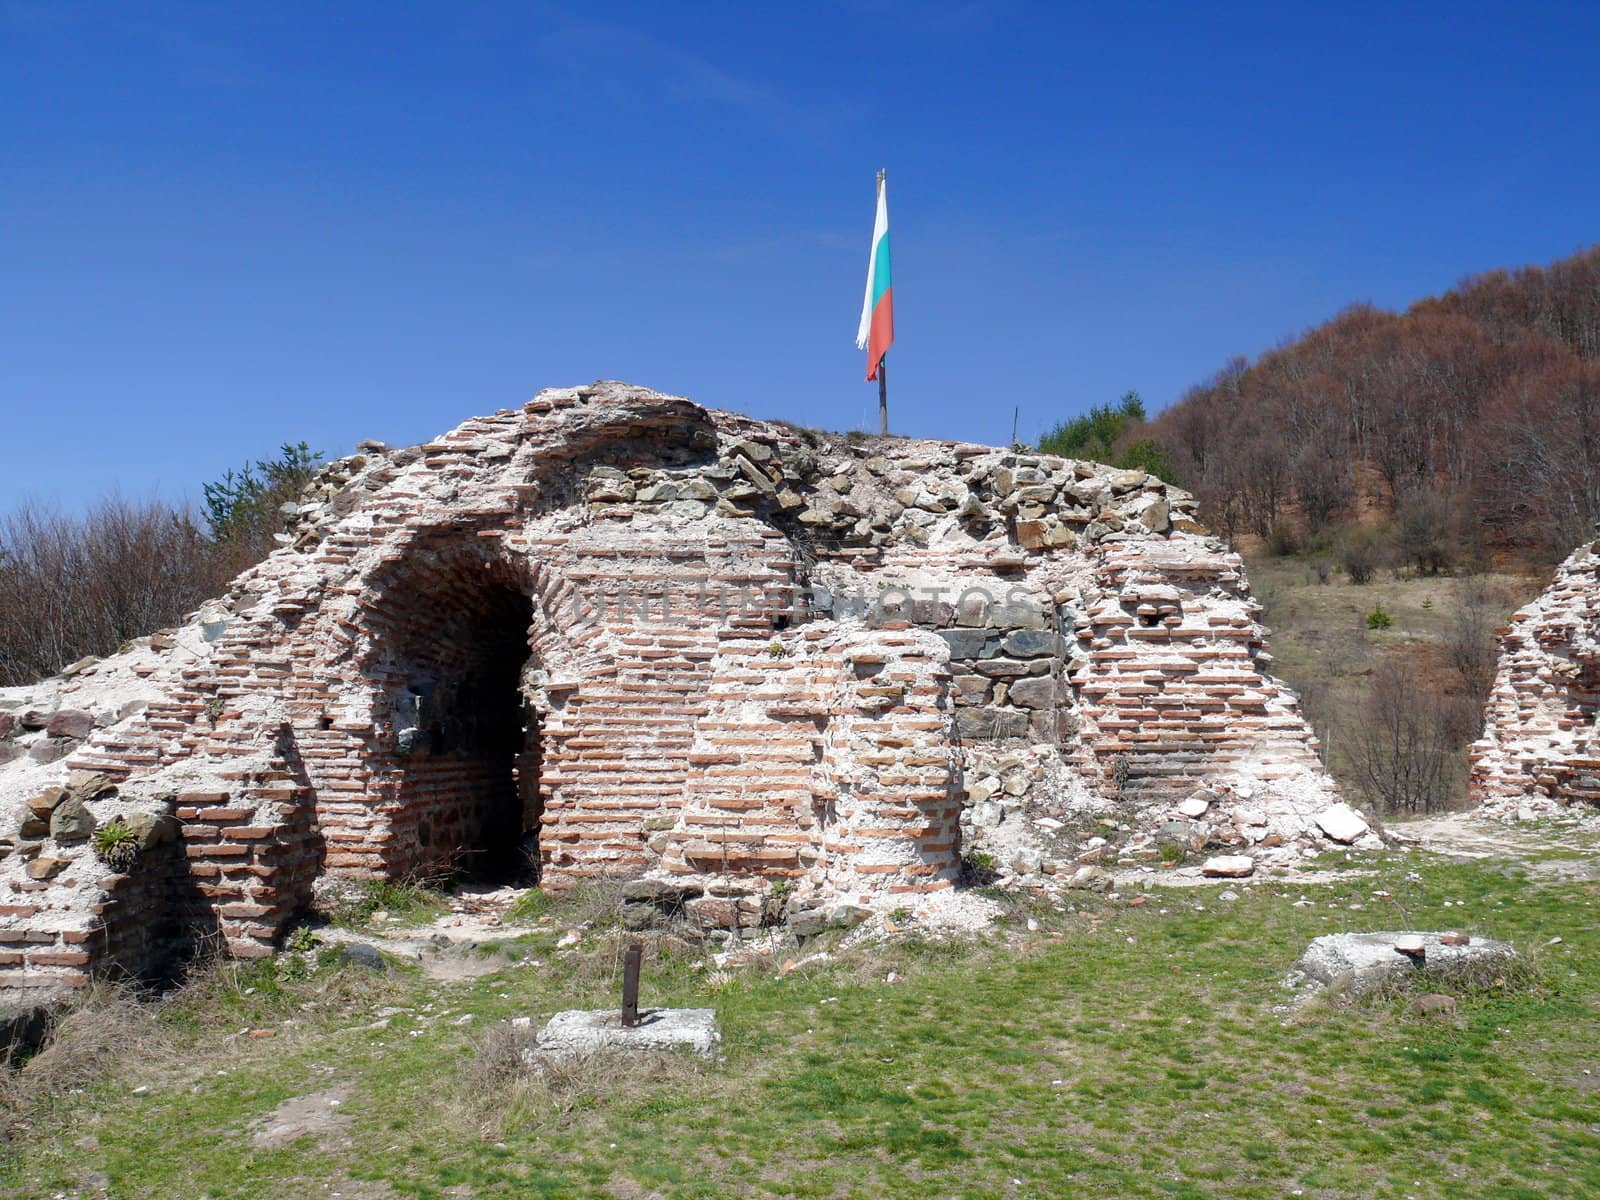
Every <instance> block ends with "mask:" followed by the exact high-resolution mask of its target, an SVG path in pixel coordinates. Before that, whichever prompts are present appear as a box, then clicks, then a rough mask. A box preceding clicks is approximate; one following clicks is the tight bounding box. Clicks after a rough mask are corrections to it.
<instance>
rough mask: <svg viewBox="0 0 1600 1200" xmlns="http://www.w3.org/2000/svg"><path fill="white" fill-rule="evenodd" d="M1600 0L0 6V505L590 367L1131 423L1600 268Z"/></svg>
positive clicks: (231, 457)
mask: <svg viewBox="0 0 1600 1200" xmlns="http://www.w3.org/2000/svg"><path fill="white" fill-rule="evenodd" d="M1597 47H1600V6H1595V5H1589V4H1585V5H1579V4H1571V5H1565V4H1547V5H1529V4H1520V5H1511V4H1504V5H1501V4H1496V5H1487V4H1474V3H1462V2H1456V3H1449V4H1431V5H1430V4H1420V5H1396V4H1392V3H1390V4H1383V5H1362V4H1348V3H1347V4H1339V5H1331V4H1330V5H1285V4H1281V3H1279V4H1273V5H1259V6H1257V5H1226V4H1204V5H1202V4H1170V5H1168V4H1140V3H1119V4H1102V3H1097V4H1092V5H1090V4H1086V5H1072V4H1028V3H1020V2H1018V3H994V4H986V3H965V2H961V0H922V2H920V3H913V2H903V0H814V2H812V3H808V4H803V5H799V4H797V5H792V6H778V5H764V4H748V3H747V4H732V3H730V4H694V5H683V4H673V3H661V2H657V3H651V4H610V5H600V4H588V5H581V6H580V5H576V4H566V5H546V4H536V3H527V4H500V5H490V4H471V3H456V4H448V5H446V4H420V3H395V2H392V0H391V2H386V3H381V4H379V3H370V4H368V3H358V2H355V0H349V2H346V3H341V4H336V5H329V4H296V3H276V4H270V5H269V4H265V3H262V4H234V3H219V4H168V3H145V4H103V5H84V4H75V3H71V2H69V0H0V508H3V507H9V506H10V505H12V504H14V503H16V502H17V501H18V500H19V499H21V498H23V497H25V496H31V497H36V498H42V499H45V500H49V501H55V502H59V503H61V504H62V505H64V506H66V507H69V508H76V507H78V506H81V505H83V504H85V503H87V502H89V501H90V500H92V499H93V498H94V497H95V496H97V495H100V494H103V493H105V492H107V491H110V490H113V489H115V490H119V491H120V492H121V493H122V494H123V495H127V496H132V497H144V496H148V495H153V494H154V495H160V496H163V497H165V498H168V499H181V498H184V497H188V496H193V495H194V494H195V493H196V492H197V489H198V484H199V483H200V482H201V481H202V480H205V479H210V478H214V477H216V476H217V475H219V474H220V473H221V472H222V471H223V470H224V469H225V468H226V467H228V466H230V465H233V464H237V463H238V462H240V461H241V460H244V459H248V458H250V457H254V456H262V455H268V454H270V453H271V452H272V450H273V448H274V447H275V446H276V445H277V444H278V443H279V442H282V441H285V440H300V439H302V438H303V439H305V440H307V441H309V442H310V443H312V444H313V445H314V446H317V447H321V448H323V449H325V450H328V451H330V452H345V451H348V450H349V449H350V448H351V447H352V446H353V445H354V443H355V442H356V441H358V440H359V439H361V438H364V437H378V438H382V439H384V440H386V441H390V442H395V443H401V442H412V441H419V440H422V439H425V438H427V437H431V436H433V435H435V434H437V433H440V432H442V431H444V430H445V429H447V428H449V427H451V426H452V425H454V424H456V423H457V422H459V421H460V420H462V419H464V418H465V417H467V416H470V415H472V414H475V413H480V412H488V411H492V410H493V409H495V408H500V407H507V406H512V405H515V404H518V403H520V402H521V401H523V400H525V399H526V398H527V397H528V396H530V395H531V394H532V393H533V392H534V391H536V390H537V389H538V388H540V387H543V386H547V385H552V384H571V383H579V382H585V381H587V380H590V379H593V378H596V377H607V378H622V379H628V380H632V381H635V382H638V383H644V384H648V385H651V386H654V387H658V388H662V389H665V390H670V391H676V392H682V393H684V394H687V395H689V396H691V397H693V398H694V399H696V400H698V401H700V402H701V403H704V404H708V405H712V406H716V407H724V408H733V409H738V410H741V411H744V412H748V413H751V414H754V415H756V416H762V417H780V418H785V419H788V420H793V421H797V422H801V423H803V424H807V425H816V426H824V427H829V428H836V429H848V428H852V427H871V426H872V424H873V422H874V421H875V404H876V393H875V386H874V385H870V384H867V383H865V382H864V381H863V379H862V374H863V372H862V361H861V359H862V356H861V355H860V354H859V353H858V352H857V351H856V349H855V347H854V344H853V339H854V333H855V327H856V321H857V317H858V315H859V309H860V303H861V289H862V284H863V279H864V272H865V267H866V256H867V242H868V238H869V236H870V233H871V222H872V187H873V177H874V173H875V171H876V170H877V168H878V167H880V166H886V167H887V168H888V170H889V199H890V226H891V229H892V231H893V237H894V248H895V287H896V302H897V303H896V318H897V325H898V332H899V340H898V342H897V343H896V346H895V348H894V350H893V351H892V352H891V355H890V366H891V374H890V380H891V395H890V402H891V409H892V414H893V423H894V427H895V429H896V431H897V432H903V433H910V434H916V435H923V436H933V437H959V438H970V439H976V440H983V441H1005V440H1006V439H1008V438H1009V437H1010V433H1011V419H1012V410H1013V407H1014V406H1020V408H1021V418H1020V432H1021V434H1022V435H1023V436H1024V437H1030V438H1031V437H1033V436H1036V435H1037V434H1038V433H1039V432H1040V430H1041V428H1043V427H1044V426H1046V425H1048V424H1050V423H1052V422H1053V421H1055V420H1057V419H1060V418H1062V417H1065V416H1070V415H1073V414H1075V413H1078V412H1081V411H1083V410H1084V409H1086V408H1087V407H1088V406H1089V405H1091V404H1095V403H1099V402H1103V401H1106V400H1110V399H1114V398H1115V397H1116V396H1117V395H1119V394H1120V393H1122V392H1123V391H1124V390H1126V389H1128V388H1137V389H1138V390H1139V391H1141V392H1142V393H1143V394H1144V395H1145V397H1146V398H1147V400H1148V401H1149V402H1150V403H1151V406H1152V407H1154V408H1159V407H1163V406H1165V405H1166V404H1168V403H1170V402H1171V401H1172V400H1174V399H1175V398H1176V397H1177V396H1179V395H1181V393H1182V392H1183V390H1184V389H1185V388H1186V387H1187V386H1189V385H1190V384H1192V383H1195V382H1197V381H1199V380H1201V379H1203V378H1205V377H1206V376H1207V375H1209V374H1210V373H1212V372H1213V371H1214V370H1215V369H1216V368H1217V367H1219V366H1220V365H1222V363H1224V362H1225V361H1226V360H1227V359H1228V358H1229V357H1230V356H1231V355H1235V354H1249V355H1254V354H1257V353H1259V352H1261V351H1262V350H1263V349H1266V348H1268V347H1270V346H1272V345H1273V344H1275V343H1277V342H1279V341H1281V340H1282V339H1284V338H1285V337H1287V336H1291V335H1293V334H1295V333H1297V332H1299V331H1301V330H1303V329H1304V328H1306V327H1307V326H1309V325H1312V324H1315V323H1317V322H1318V321H1320V320H1322V319H1324V318H1326V317H1328V316H1330V315H1332V314H1333V313H1334V312H1336V311H1337V310H1338V309H1340V308H1341V307H1343V306H1344V305H1346V304H1348V303H1350V302H1352V301H1357V300H1370V301H1373V302H1375V303H1377V304H1380V305H1385V306H1403V305H1405V304H1407V303H1408V302H1410V301H1411V300H1413V299H1415V298H1417V297H1419V296H1422V295H1426V294H1429V293H1433V292H1436V291H1438V290H1440V289H1443V288H1445V287H1448V286H1450V285H1451V284H1452V283H1454V282H1455V281H1457V280H1458V279H1459V278H1460V277H1461V276H1463V275H1465V274H1467V273H1470V272H1474V271H1479V270H1484V269H1487V268H1491V267H1495V266H1499V265H1513V264H1520V263H1526V262H1543V261H1548V260H1550V259H1553V258H1557V257H1561V256H1563V255H1566V254H1568V253H1571V252H1572V251H1574V250H1577V249H1579V248H1581V247H1584V246H1586V245H1588V244H1590V243H1592V242H1594V241H1596V240H1600V153H1597V149H1600V145H1597V142H1600V139H1597V133H1600V83H1597V82H1596V80H1597V73H1596V71H1595V70H1594V57H1595V53H1596V49H1597Z"/></svg>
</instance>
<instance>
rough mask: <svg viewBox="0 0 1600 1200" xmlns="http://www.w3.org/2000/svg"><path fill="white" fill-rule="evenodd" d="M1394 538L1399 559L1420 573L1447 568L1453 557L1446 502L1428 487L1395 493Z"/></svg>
mask: <svg viewBox="0 0 1600 1200" xmlns="http://www.w3.org/2000/svg"><path fill="white" fill-rule="evenodd" d="M1394 520H1395V542H1396V546H1397V548H1398V549H1399V551H1400V556H1401V559H1402V560H1403V561H1405V562H1408V563H1411V564H1412V565H1413V566H1415V567H1416V568H1417V570H1418V571H1420V572H1422V573H1423V574H1424V575H1437V574H1438V573H1439V572H1440V571H1444V570H1447V569H1448V568H1449V566H1450V564H1451V562H1452V561H1454V559H1455V557H1456V546H1455V538H1454V524H1455V521H1454V517H1453V515H1452V513H1451V506H1450V502H1449V501H1448V500H1447V499H1446V498H1445V497H1444V496H1441V495H1440V494H1439V493H1438V492H1436V491H1434V490H1433V489H1432V488H1415V489H1413V490H1412V491H1409V492H1406V493H1403V494H1402V495H1401V496H1400V497H1398V499H1397V501H1396V503H1395V509H1394Z"/></svg>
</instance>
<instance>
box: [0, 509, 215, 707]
mask: <svg viewBox="0 0 1600 1200" xmlns="http://www.w3.org/2000/svg"><path fill="white" fill-rule="evenodd" d="M233 565H234V564H233V563H232V562H231V561H229V560H228V558H227V556H225V555H223V554H220V553H219V548H218V545H217V544H216V543H215V542H213V541H212V540H211V539H210V538H208V537H207V536H206V534H205V533H203V532H202V531H201V529H200V527H199V525H198V523H197V522H196V520H195V519H194V517H193V516H192V514H190V513H188V512H187V511H185V510H182V509H175V508H172V507H169V506H167V505H165V504H161V503H158V502H150V503H145V504H134V503H129V502H127V501H123V500H117V499H112V500H106V501H103V502H101V503H100V504H99V505H97V506H96V507H95V508H94V509H92V510H91V511H90V512H89V513H88V514H87V515H86V516H84V517H81V518H73V517H68V516H64V515H62V514H61V513H59V512H55V511H52V510H50V509H47V508H41V507H39V506H37V505H24V506H23V507H21V508H19V509H17V510H16V511H15V512H12V513H10V514H7V515H5V516H0V685H12V684H18V683H26V682H29V681H31V680H34V679H38V678H40V677H42V676H45V675H50V674H53V673H55V672H56V671H59V670H61V668H62V667H64V666H66V665H68V664H69V663H71V662H73V661H75V660H77V659H79V658H82V657H83V656H84V655H88V654H93V655H105V654H110V653H112V652H114V651H115V650H116V649H117V648H118V647H119V646H120V645H122V644H123V643H124V642H126V641H129V640H130V639H132V638H135V637H138V636H140V635H142V634H147V633H150V632H152V631H153V630H156V629H158V628H161V627H162V626H164V625H172V624H175V623H176V622H177V621H178V619H179V618H180V617H181V616H182V615H183V614H184V613H185V612H186V611H188V610H190V609H192V608H194V607H195V606H196V605H198V604H199V603H200V602H201V601H203V600H204V599H206V598H207V597H208V596H213V595H216V594H217V593H218V592H219V591H221V589H222V585H223V584H224V583H226V581H227V579H228V577H229V575H230V574H231V573H232V568H233Z"/></svg>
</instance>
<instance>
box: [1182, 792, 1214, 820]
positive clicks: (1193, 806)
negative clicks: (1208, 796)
mask: <svg viewBox="0 0 1600 1200" xmlns="http://www.w3.org/2000/svg"><path fill="white" fill-rule="evenodd" d="M1210 809H1211V805H1210V804H1209V803H1207V802H1206V801H1204V800H1201V799H1200V798H1199V797H1198V796H1190V797H1189V799H1187V800H1185V801H1184V802H1183V803H1182V804H1180V805H1178V812H1179V814H1180V815H1182V816H1185V817H1191V818H1193V817H1203V816H1205V815H1206V813H1207V812H1209V811H1210Z"/></svg>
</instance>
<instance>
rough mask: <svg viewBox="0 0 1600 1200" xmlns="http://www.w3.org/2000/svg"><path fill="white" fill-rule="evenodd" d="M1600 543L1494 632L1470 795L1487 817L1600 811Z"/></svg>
mask: <svg viewBox="0 0 1600 1200" xmlns="http://www.w3.org/2000/svg"><path fill="white" fill-rule="evenodd" d="M1597 715H1600V543H1594V544H1591V545H1587V546H1581V547H1579V548H1578V550H1576V551H1575V552H1574V553H1573V554H1572V555H1571V557H1569V558H1568V559H1567V560H1566V562H1564V563H1562V564H1561V566H1560V568H1559V569H1557V571H1556V577H1555V580H1554V581H1553V582H1552V583H1551V584H1550V586H1549V587H1548V588H1546V589H1545V590H1544V592H1543V593H1541V594H1540V595H1539V597H1538V598H1537V599H1536V600H1534V601H1533V602H1532V603H1531V604H1529V605H1527V606H1526V607H1524V608H1522V609H1520V610H1519V611H1518V612H1516V613H1515V614H1514V615H1513V616H1512V618H1511V624H1510V626H1509V627H1507V628H1505V629H1502V630H1501V631H1500V661H1499V666H1498V668H1497V670H1496V672H1495V681H1494V688H1493V690H1492V691H1491V692H1490V693H1489V704H1488V708H1487V710H1486V712H1485V716H1484V727H1483V736H1482V737H1480V738H1479V739H1478V741H1477V742H1476V743H1474V745H1473V747H1472V750H1471V758H1472V780H1471V787H1472V796H1473V799H1474V800H1476V801H1477V802H1478V804H1479V805H1480V806H1481V808H1482V810H1483V811H1484V812H1485V813H1487V814H1488V815H1492V816H1503V817H1509V818H1519V817H1520V818H1528V819H1531V818H1535V817H1541V816H1548V815H1552V814H1554V813H1557V812H1560V811H1562V810H1563V809H1567V808H1569V807H1572V806H1578V807H1580V808H1582V807H1588V806H1600V740H1597V730H1596V725H1595V720H1596V716H1597Z"/></svg>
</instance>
